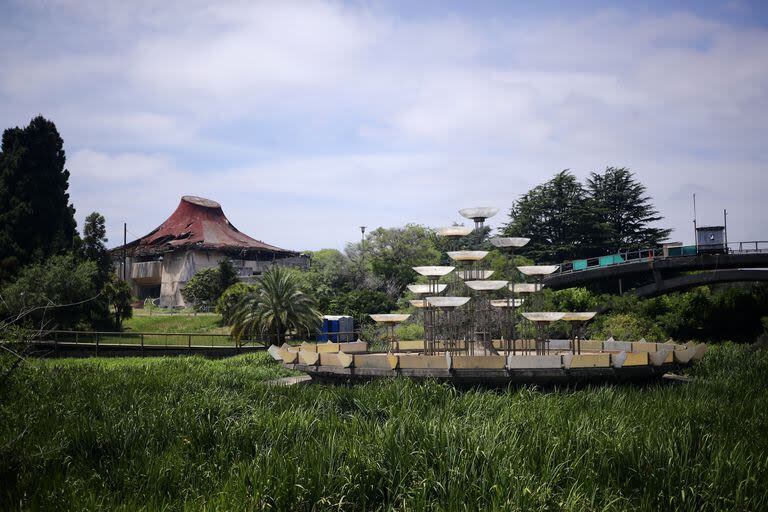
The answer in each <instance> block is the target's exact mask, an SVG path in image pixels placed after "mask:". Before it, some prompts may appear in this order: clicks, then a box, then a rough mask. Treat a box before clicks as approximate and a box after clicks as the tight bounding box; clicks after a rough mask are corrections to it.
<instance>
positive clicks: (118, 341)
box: [33, 330, 360, 350]
mask: <svg viewBox="0 0 768 512" xmlns="http://www.w3.org/2000/svg"><path fill="white" fill-rule="evenodd" d="M348 334H352V336H353V337H354V339H357V338H359V336H360V331H354V332H339V333H333V334H332V337H334V338H335V337H339V336H342V335H348ZM319 336H320V333H305V334H295V333H294V334H291V333H288V334H286V335H285V337H284V339H285V341H286V342H287V343H290V344H300V343H303V342H311V343H314V342H316V340H317V339H318V338H319ZM327 336H328V334H326V337H327ZM33 341H34V342H40V343H53V344H55V345H59V344H60V345H74V346H83V347H96V348H98V347H126V348H137V349H144V348H168V349H190V350H192V349H202V348H224V349H226V348H232V349H237V348H243V347H258V348H266V347H268V346H269V345H270V344H272V343H274V342H275V339H274V338H270V337H266V336H265V337H263V338H258V339H244V340H237V339H236V338H235V337H233V336H231V335H229V334H220V333H159V332H132V331H128V332H108V331H59V330H55V331H47V332H45V333H43V334H42V335H41V336H39V337H38V339H35V340H33ZM328 341H335V340H334V339H330V340H328Z"/></svg>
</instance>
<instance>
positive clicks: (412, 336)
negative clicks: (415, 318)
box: [395, 323, 424, 340]
mask: <svg viewBox="0 0 768 512" xmlns="http://www.w3.org/2000/svg"><path fill="white" fill-rule="evenodd" d="M395 335H396V336H397V337H398V339H401V340H423V339H424V326H423V325H421V324H417V323H407V324H401V325H398V326H397V328H396V329H395Z"/></svg>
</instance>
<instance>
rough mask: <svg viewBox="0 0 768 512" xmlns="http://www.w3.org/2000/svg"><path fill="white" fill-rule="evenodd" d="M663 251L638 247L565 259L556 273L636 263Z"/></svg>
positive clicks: (660, 254) (662, 253)
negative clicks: (583, 257)
mask: <svg viewBox="0 0 768 512" xmlns="http://www.w3.org/2000/svg"><path fill="white" fill-rule="evenodd" d="M663 257H664V251H663V249H662V248H661V247H659V248H653V249H640V250H633V251H622V252H618V253H615V254H606V255H604V256H596V257H594V258H587V259H582V260H573V261H566V262H564V263H563V264H562V265H560V269H559V270H558V273H560V274H567V273H570V272H579V271H582V270H589V269H594V268H602V267H612V266H615V265H625V264H627V263H638V262H641V261H653V260H654V259H657V258H663Z"/></svg>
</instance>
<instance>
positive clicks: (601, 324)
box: [589, 314, 669, 342]
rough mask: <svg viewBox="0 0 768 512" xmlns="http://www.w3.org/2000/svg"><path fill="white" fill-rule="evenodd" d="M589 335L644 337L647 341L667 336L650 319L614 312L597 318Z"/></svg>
mask: <svg viewBox="0 0 768 512" xmlns="http://www.w3.org/2000/svg"><path fill="white" fill-rule="evenodd" d="M589 332H590V337H591V338H594V339H607V338H609V337H611V336H613V338H614V339H615V340H621V341H637V340H639V339H641V338H645V339H646V340H647V341H660V342H663V341H666V340H667V339H668V338H669V336H668V335H667V333H665V332H664V331H663V330H662V329H661V327H659V326H658V325H657V324H656V323H655V322H653V321H652V320H649V319H646V318H641V317H638V316H635V315H627V314H614V315H607V316H604V317H602V318H597V319H596V320H595V321H594V323H593V324H592V325H591V328H590V329H589Z"/></svg>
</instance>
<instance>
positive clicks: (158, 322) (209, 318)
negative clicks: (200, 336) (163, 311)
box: [123, 314, 229, 333]
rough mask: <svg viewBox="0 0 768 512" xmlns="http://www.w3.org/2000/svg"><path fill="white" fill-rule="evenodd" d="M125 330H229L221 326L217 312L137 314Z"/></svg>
mask: <svg viewBox="0 0 768 512" xmlns="http://www.w3.org/2000/svg"><path fill="white" fill-rule="evenodd" d="M123 329H124V330H125V331H129V332H130V331H133V332H167V333H176V332H183V333H204V332H210V333H216V332H223V333H226V332H228V331H229V329H228V328H227V327H222V326H221V317H220V316H219V315H215V314H198V315H194V316H193V315H183V314H177V315H153V316H148V315H140V316H139V315H137V316H134V317H133V318H131V319H130V320H126V322H125V324H124V325H123Z"/></svg>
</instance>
